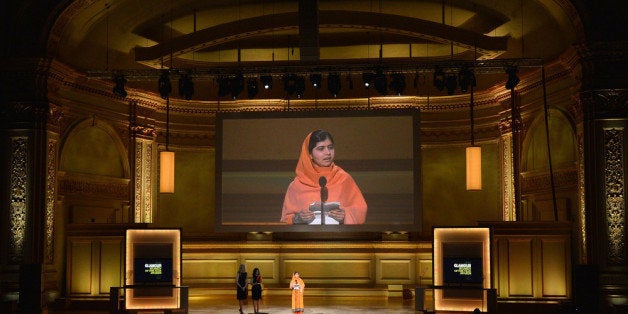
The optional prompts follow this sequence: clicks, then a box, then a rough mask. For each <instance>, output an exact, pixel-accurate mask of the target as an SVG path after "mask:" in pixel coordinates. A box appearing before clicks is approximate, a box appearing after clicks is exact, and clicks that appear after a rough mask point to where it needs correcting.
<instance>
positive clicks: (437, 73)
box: [434, 66, 445, 92]
mask: <svg viewBox="0 0 628 314" xmlns="http://www.w3.org/2000/svg"><path fill="white" fill-rule="evenodd" d="M434 87H436V89H438V90H439V91H441V92H442V91H443V89H444V88H445V72H443V69H441V68H440V67H439V66H436V67H435V68H434Z"/></svg>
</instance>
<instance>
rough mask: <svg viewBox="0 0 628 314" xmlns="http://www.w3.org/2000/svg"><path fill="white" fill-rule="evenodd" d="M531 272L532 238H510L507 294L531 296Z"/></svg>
mask: <svg viewBox="0 0 628 314" xmlns="http://www.w3.org/2000/svg"><path fill="white" fill-rule="evenodd" d="M532 274H533V268H532V240H531V239H521V240H515V239H510V240H509V241H508V278H509V287H508V290H509V295H510V296H526V297H531V296H533V294H534V292H533V291H534V290H533V288H534V287H533V285H532V279H533V278H532Z"/></svg>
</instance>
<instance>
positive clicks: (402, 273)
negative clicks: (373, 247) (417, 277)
mask: <svg viewBox="0 0 628 314" xmlns="http://www.w3.org/2000/svg"><path fill="white" fill-rule="evenodd" d="M412 262H413V261H412V260H411V259H405V260H404V259H397V260H393V259H382V260H380V261H379V263H378V265H377V266H378V267H380V268H381V272H380V276H381V277H380V278H378V280H391V281H403V282H410V280H412V279H413V278H414V271H413V269H412V267H411V266H412Z"/></svg>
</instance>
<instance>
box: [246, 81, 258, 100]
mask: <svg viewBox="0 0 628 314" xmlns="http://www.w3.org/2000/svg"><path fill="white" fill-rule="evenodd" d="M246 91H247V94H248V96H249V98H255V96H256V95H257V92H258V91H259V89H258V86H257V78H254V77H251V78H249V79H248V80H247V82H246Z"/></svg>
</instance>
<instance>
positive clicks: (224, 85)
mask: <svg viewBox="0 0 628 314" xmlns="http://www.w3.org/2000/svg"><path fill="white" fill-rule="evenodd" d="M217 81H218V97H225V96H227V95H228V94H229V92H230V91H231V88H230V86H229V78H226V77H219V78H218V79H217Z"/></svg>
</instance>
